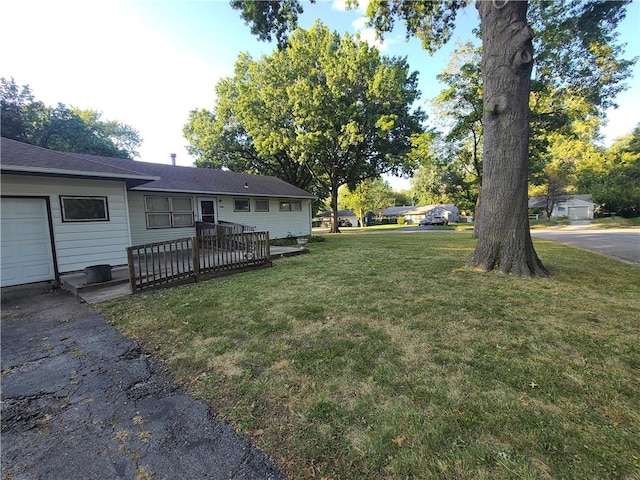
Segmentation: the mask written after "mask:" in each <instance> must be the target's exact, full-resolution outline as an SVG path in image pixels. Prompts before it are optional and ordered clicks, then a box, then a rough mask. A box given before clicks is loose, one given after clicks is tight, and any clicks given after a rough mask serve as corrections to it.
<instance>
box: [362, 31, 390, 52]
mask: <svg viewBox="0 0 640 480" xmlns="http://www.w3.org/2000/svg"><path fill="white" fill-rule="evenodd" d="M358 35H360V38H361V39H362V40H364V41H365V42H367V43H368V44H369V45H371V46H372V47H377V49H378V50H380V51H381V52H384V51H385V50H388V49H389V45H390V44H391V41H389V40H384V41H380V39H378V38H376V32H375V30H374V29H373V28H365V29H363V30H360V31H359V32H358Z"/></svg>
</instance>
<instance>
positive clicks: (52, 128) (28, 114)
mask: <svg viewBox="0 0 640 480" xmlns="http://www.w3.org/2000/svg"><path fill="white" fill-rule="evenodd" d="M0 95H1V99H0V100H1V129H2V136H3V137H6V138H11V139H13V140H18V141H21V142H25V143H29V144H32V145H37V146H39V147H44V148H50V149H53V150H59V151H63V152H74V153H89V154H93V155H103V156H108V157H121V158H134V157H137V156H138V152H137V151H136V148H138V147H139V146H140V144H141V143H142V140H141V139H140V135H139V133H138V132H137V131H136V130H135V129H134V128H133V127H131V126H129V125H125V124H122V123H119V122H116V121H105V120H102V119H101V116H102V114H101V113H99V112H96V111H95V110H80V109H77V108H73V107H71V108H69V107H67V106H66V105H64V104H62V103H59V104H58V105H57V106H55V107H47V106H45V105H44V104H43V103H42V102H39V101H36V100H35V99H34V96H33V94H32V93H31V89H30V88H29V86H28V85H25V86H23V87H18V85H17V84H16V83H15V81H14V80H13V79H11V80H7V79H5V78H2V79H0Z"/></svg>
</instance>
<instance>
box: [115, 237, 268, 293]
mask: <svg viewBox="0 0 640 480" xmlns="http://www.w3.org/2000/svg"><path fill="white" fill-rule="evenodd" d="M127 261H128V264H129V282H130V284H131V292H132V293H136V292H139V291H142V290H148V289H151V288H160V287H166V286H169V285H177V284H180V283H188V282H197V281H198V280H204V279H206V278H211V277H216V276H221V275H226V274H228V273H233V272H239V271H246V270H252V269H255V268H264V267H268V266H271V258H270V253H269V233H268V232H243V233H229V234H217V235H199V236H196V237H187V238H180V239H177V240H169V241H166V242H156V243H148V244H146V245H136V246H133V247H129V248H127Z"/></svg>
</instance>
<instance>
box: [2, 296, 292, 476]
mask: <svg viewBox="0 0 640 480" xmlns="http://www.w3.org/2000/svg"><path fill="white" fill-rule="evenodd" d="M1 413H2V453H1V458H2V478H3V479H4V478H7V479H9V478H10V479H15V480H18V479H48V480H56V479H60V480H68V479H131V480H134V479H142V478H154V479H183V478H184V479H201V478H209V479H237V480H241V479H242V480H244V479H256V480H258V479H260V480H266V479H282V478H283V477H282V475H281V474H280V473H279V472H278V470H277V469H276V467H274V465H273V464H272V463H271V462H270V461H269V459H268V458H267V457H266V456H265V455H264V454H263V453H262V452H260V451H259V450H257V449H256V448H255V447H254V446H252V445H251V444H250V443H249V442H248V441H246V440H245V439H243V438H240V437H239V436H237V435H236V434H235V433H234V431H233V430H232V429H231V427H229V426H228V425H226V424H224V423H222V422H220V421H217V420H215V419H214V418H212V416H211V412H210V411H209V408H208V407H207V406H206V405H205V404H204V403H202V402H199V401H196V400H194V399H193V398H192V397H190V396H189V395H186V394H185V393H184V392H183V391H181V389H180V388H179V387H178V386H177V385H176V384H175V383H174V381H173V380H172V378H171V376H170V374H169V372H168V371H167V370H166V369H165V368H164V367H163V365H162V364H160V363H159V362H158V361H156V360H154V359H153V358H152V357H151V356H149V355H148V354H146V353H145V352H143V351H141V350H140V348H139V347H138V346H136V345H135V344H134V343H132V342H131V341H129V340H127V339H125V338H124V337H123V336H122V335H120V333H118V331H116V330H115V329H114V328H113V327H111V326H110V325H109V324H107V322H106V320H105V319H104V318H103V317H101V316H100V315H98V314H97V313H96V312H95V311H94V310H93V309H92V308H91V307H89V306H87V305H85V304H82V303H81V302H79V301H78V300H77V299H76V298H75V297H73V296H72V295H71V294H69V293H68V292H64V291H60V290H52V289H51V286H50V285H49V284H46V283H45V284H33V285H30V286H23V287H11V288H5V289H3V290H2V412H1Z"/></svg>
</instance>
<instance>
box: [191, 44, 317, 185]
mask: <svg viewBox="0 0 640 480" xmlns="http://www.w3.org/2000/svg"><path fill="white" fill-rule="evenodd" d="M268 62H269V60H267V59H266V58H265V59H262V61H260V62H254V61H253V60H252V59H251V57H249V56H248V55H246V54H242V55H240V58H239V59H238V61H237V62H236V76H234V77H232V78H225V79H223V80H221V81H220V82H219V83H218V84H217V85H216V94H217V99H218V101H217V105H216V107H215V112H211V111H209V110H206V109H200V110H193V111H191V112H190V115H189V120H188V123H187V124H186V125H185V127H184V135H185V138H186V139H187V140H188V142H189V143H188V146H187V150H188V152H189V153H190V154H192V155H194V156H195V157H196V161H195V164H196V166H198V167H203V168H223V167H224V168H228V169H230V170H234V171H242V172H248V173H257V174H262V175H272V176H275V177H278V178H281V179H282V180H284V181H286V182H288V183H290V184H292V185H295V186H297V187H299V188H301V189H303V190H306V191H309V192H311V193H313V194H315V195H316V196H317V197H318V198H325V197H326V196H328V194H329V192H328V189H327V188H326V186H325V185H324V184H323V182H321V181H320V180H319V179H318V178H316V176H315V175H314V173H313V171H312V170H311V169H310V168H309V165H308V164H307V163H305V162H302V161H300V159H299V158H298V156H297V155H296V152H294V151H293V145H292V143H291V142H283V144H282V145H281V146H280V148H275V145H274V144H271V145H269V146H266V145H265V144H263V143H261V144H260V145H258V147H256V145H255V143H254V136H253V135H256V136H257V137H258V138H260V139H262V138H263V134H264V131H266V129H265V130H264V131H262V132H258V130H261V127H262V125H261V123H260V121H255V119H251V118H249V117H251V116H252V115H258V114H259V115H261V116H262V121H263V122H265V124H268V125H274V124H275V125H278V124H280V125H282V124H285V123H287V122H288V123H290V124H292V123H291V122H292V120H290V119H283V118H282V115H283V114H286V113H287V112H285V111H284V109H283V107H284V106H285V104H283V103H281V101H282V96H283V95H280V96H278V97H272V98H271V99H270V98H269V96H268V95H267V94H266V93H267V92H263V94H265V96H264V97H262V99H263V100H264V101H263V102H262V104H261V110H260V112H257V111H256V109H255V108H252V107H255V104H253V105H251V102H252V100H251V97H252V96H255V95H259V92H258V91H257V89H255V90H251V89H250V88H249V87H250V86H251V82H252V81H254V80H255V81H256V82H258V81H262V80H259V79H258V78H257V77H258V76H260V75H262V74H265V75H266V71H264V72H262V71H261V69H262V68H264V67H266V65H265V64H266V63H268ZM274 63H275V61H274ZM270 72H271V71H270ZM275 78H277V77H275ZM276 82H277V80H276ZM256 85H257V84H256ZM269 88H272V93H273V94H274V95H275V90H276V89H277V83H276V85H271V86H270V87H269ZM285 95H286V92H285ZM256 98H257V97H256ZM248 129H249V130H248ZM249 131H251V132H253V135H251V134H250V133H249Z"/></svg>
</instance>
